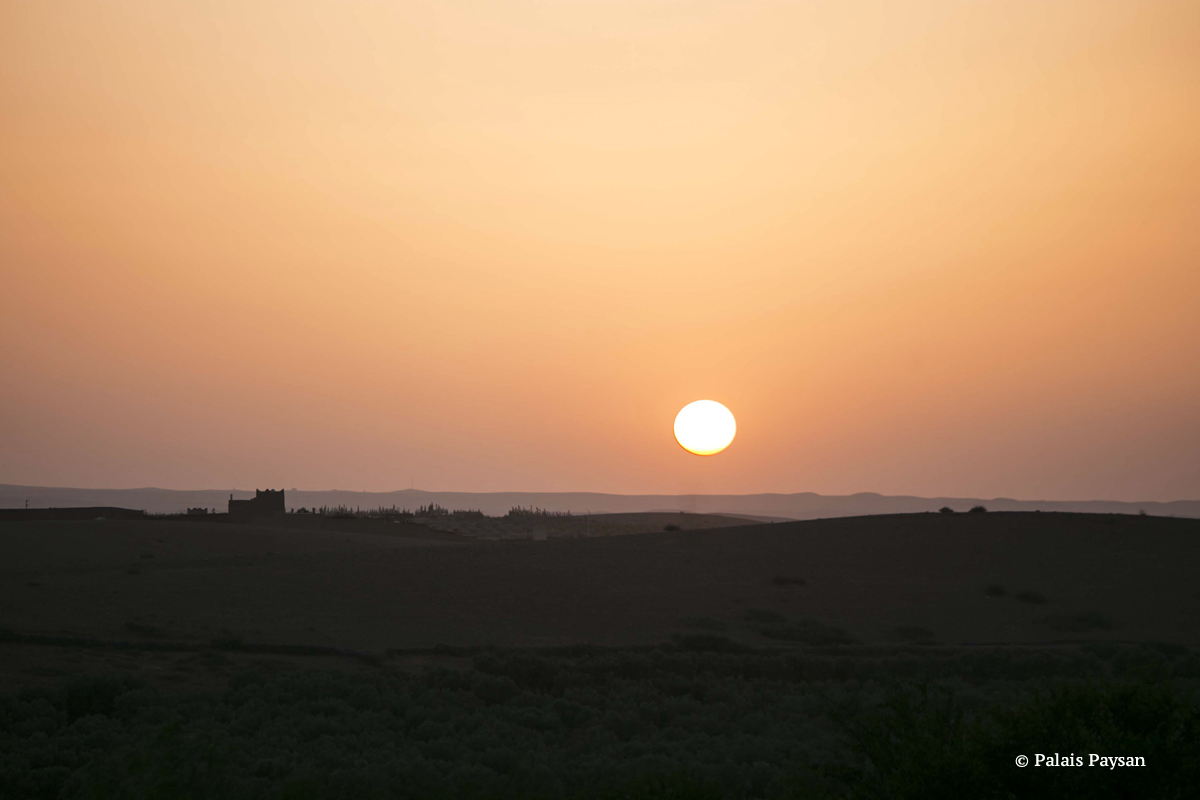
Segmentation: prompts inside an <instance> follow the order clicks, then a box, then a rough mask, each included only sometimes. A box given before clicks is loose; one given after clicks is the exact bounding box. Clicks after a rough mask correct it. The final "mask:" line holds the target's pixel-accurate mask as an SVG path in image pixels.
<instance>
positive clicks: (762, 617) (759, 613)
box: [742, 608, 787, 623]
mask: <svg viewBox="0 0 1200 800" xmlns="http://www.w3.org/2000/svg"><path fill="white" fill-rule="evenodd" d="M742 619H744V620H745V621H746V622H762V623H775V622H785V621H786V620H787V618H786V617H784V616H783V614H780V613H779V612H778V611H771V610H770V609H766V608H748V609H746V613H745V614H742Z"/></svg>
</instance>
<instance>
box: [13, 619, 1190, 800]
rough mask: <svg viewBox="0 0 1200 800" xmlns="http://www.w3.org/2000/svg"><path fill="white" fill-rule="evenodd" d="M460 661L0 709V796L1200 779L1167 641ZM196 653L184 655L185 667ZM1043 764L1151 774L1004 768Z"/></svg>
mask: <svg viewBox="0 0 1200 800" xmlns="http://www.w3.org/2000/svg"><path fill="white" fill-rule="evenodd" d="M708 639H709V643H710V644H712V643H719V642H721V641H724V642H726V643H727V644H732V643H730V642H728V640H722V639H721V637H716V636H708ZM447 652H449V651H447ZM453 653H454V654H455V655H459V656H467V657H469V659H470V662H469V665H468V666H467V668H465V669H463V670H450V669H445V668H434V669H427V670H426V671H424V672H420V673H408V672H404V671H402V670H399V669H394V668H391V667H389V666H388V661H389V660H388V659H386V658H385V659H381V660H380V663H381V664H382V665H383V666H382V667H381V668H379V669H376V670H374V671H371V672H368V673H365V674H364V673H359V674H353V673H344V672H317V671H312V672H299V673H290V674H289V673H270V672H261V671H259V672H250V673H241V674H237V675H235V676H233V677H232V678H230V679H228V680H227V682H226V685H225V688H224V689H223V690H218V691H209V692H197V691H186V692H185V691H165V690H163V689H162V688H156V687H153V686H148V685H146V684H144V683H141V682H138V681H135V680H132V679H129V678H123V677H119V676H117V677H114V676H101V677H86V678H76V679H73V680H69V681H65V682H63V683H61V684H59V685H57V686H54V687H52V688H44V689H33V690H25V691H22V692H19V693H16V694H7V695H0V797H6V798H7V797H14V798H16V797H19V798H30V799H36V798H51V797H53V798H76V797H92V798H105V797H122V798H124V797H130V798H151V797H192V798H205V797H220V798H222V800H238V799H239V798H260V797H262V798H291V797H300V798H326V797H329V798H359V797H364V798H372V797H381V798H383V797H387V798H392V797H395V798H406V797H413V798H417V797H421V798H424V797H454V798H458V797H462V798H466V797H476V798H500V797H524V798H557V797H588V798H617V797H626V798H651V797H655V798H667V797H674V798H692V797H706V798H707V797H711V798H718V797H731V798H749V797H762V798H785V797H793V798H822V797H824V798H834V797H845V798H883V797H890V798H955V799H956V800H957V798H963V797H971V798H985V799H986V798H1005V797H1021V798H1043V797H1045V798H1051V797H1054V798H1059V797H1089V798H1090V797H1099V798H1109V797H1111V798H1117V797H1121V798H1125V797H1156V798H1157V797H1167V798H1169V797H1180V798H1182V797H1187V796H1189V793H1190V791H1191V788H1192V787H1194V786H1196V785H1200V760H1197V759H1195V758H1194V757H1193V756H1194V746H1195V742H1196V741H1198V740H1200V702H1198V701H1197V696H1196V689H1197V686H1200V658H1198V657H1197V656H1196V655H1195V654H1193V653H1191V652H1190V651H1189V650H1187V649H1186V648H1181V647H1179V646H1164V647H1162V648H1158V647H1122V646H1115V645H1114V646H1104V647H1094V648H1090V649H1081V650H1076V651H1070V652H1065V651H1055V650H1047V651H1029V650H1025V649H1022V650H1002V649H993V650H986V651H983V650H949V649H946V650H942V649H940V648H939V649H938V650H928V649H923V650H908V649H903V648H901V649H882V648H855V649H854V652H853V653H852V654H850V655H847V651H846V650H844V649H831V650H829V651H821V650H813V651H809V652H797V651H794V650H793V651H767V650H747V649H746V648H740V651H738V652H721V651H720V650H712V649H692V648H689V647H688V646H686V644H685V642H684V641H683V640H682V639H681V640H678V641H677V644H676V646H664V647H659V648H643V649H632V648H627V649H619V650H607V649H602V648H594V647H577V648H563V649H560V650H547V651H538V652H533V651H523V650H499V649H481V650H474V651H453ZM200 655H201V654H186V655H185V656H184V657H185V658H186V659H188V662H187V664H188V665H190V666H191V667H193V668H199V666H198V665H199V663H200V662H199V658H200ZM215 655H216V656H217V657H218V662H217V663H220V660H219V656H220V654H215ZM1039 752H1041V753H1054V752H1060V753H1077V754H1079V753H1084V754H1086V753H1092V752H1096V753H1104V754H1115V755H1140V756H1142V757H1144V758H1146V759H1147V762H1148V765H1149V766H1148V767H1147V768H1145V769H1129V770H1120V769H1118V770H1116V771H1109V770H1100V769H1058V770H1051V769H1046V768H1040V769H1034V768H1029V769H1025V770H1021V769H1018V768H1016V767H1015V766H1014V765H1013V763H1012V762H1013V758H1014V757H1015V756H1016V755H1018V754H1025V755H1029V756H1030V757H1032V756H1033V755H1034V754H1036V753H1039Z"/></svg>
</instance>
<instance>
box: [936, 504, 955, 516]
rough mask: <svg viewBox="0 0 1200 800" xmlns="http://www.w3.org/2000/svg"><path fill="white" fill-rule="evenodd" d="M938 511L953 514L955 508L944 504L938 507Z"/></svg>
mask: <svg viewBox="0 0 1200 800" xmlns="http://www.w3.org/2000/svg"><path fill="white" fill-rule="evenodd" d="M938 513H939V514H953V513H954V509H953V508H951V507H950V506H942V507H941V508H939V509H938Z"/></svg>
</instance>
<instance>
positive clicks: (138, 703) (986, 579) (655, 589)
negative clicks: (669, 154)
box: [0, 513, 1200, 798]
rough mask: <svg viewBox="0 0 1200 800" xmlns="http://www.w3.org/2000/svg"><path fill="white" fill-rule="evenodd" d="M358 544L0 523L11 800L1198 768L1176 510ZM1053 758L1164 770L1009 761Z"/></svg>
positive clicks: (653, 791)
mask: <svg viewBox="0 0 1200 800" xmlns="http://www.w3.org/2000/svg"><path fill="white" fill-rule="evenodd" d="M371 531H372V532H369V533H368V532H355V531H352V530H346V531H316V530H314V531H309V530H285V529H275V528H270V527H259V526H238V525H227V524H211V523H208V524H206V523H192V522H165V521H146V522H129V523H116V522H113V523H103V524H100V523H48V522H46V523H6V524H4V525H0V578H2V580H0V654H3V658H2V659H0V677H2V678H3V680H4V685H5V687H6V691H5V692H4V693H3V696H2V698H0V737H2V740H0V797H3V798H8V797H13V798H17V797H20V798H25V797H188V796H190V797H215V796H222V797H373V796H378V797H427V796H439V795H440V796H447V797H471V796H474V797H563V796H580V797H583V796H593V797H814V798H817V797H947V798H949V797H998V798H999V797H1065V796H1081V797H1082V796H1087V797H1187V796H1190V795H1189V791H1190V788H1189V787H1191V786H1194V785H1195V781H1197V780H1200V776H1197V775H1196V774H1195V766H1194V765H1192V766H1189V764H1191V762H1192V761H1195V759H1194V758H1191V757H1190V756H1187V755H1186V754H1187V753H1191V752H1192V751H1193V750H1194V746H1195V745H1194V743H1195V742H1196V741H1200V727H1198V726H1200V716H1198V712H1197V708H1198V707H1197V703H1196V690H1197V686H1198V685H1200V656H1198V655H1197V654H1196V652H1195V650H1194V648H1195V647H1196V646H1197V645H1198V644H1200V641H1198V639H1200V613H1197V612H1200V589H1198V588H1197V586H1196V584H1195V582H1194V580H1193V578H1192V574H1193V571H1194V565H1195V564H1196V563H1200V558H1198V557H1200V535H1198V534H1200V522H1197V521H1194V520H1176V519H1165V518H1154V517H1119V516H1107V515H1065V514H1038V513H1030V514H954V515H937V514H921V515H904V516H892V517H863V518H852V519H838V520H826V521H810V522H803V523H776V524H770V525H752V526H742V527H730V528H720V529H703V530H690V531H678V532H658V533H646V534H641V535H631V536H607V537H597V538H584V539H575V538H569V539H551V540H548V541H504V542H477V541H470V540H467V539H456V538H454V537H453V536H447V535H442V536H437V537H435V536H431V535H428V534H427V533H422V531H421V530H420V529H414V528H412V527H410V526H394V527H391V528H386V527H379V526H376V527H375V528H372V529H371ZM1055 752H1058V753H1063V754H1067V753H1076V754H1085V756H1086V754H1088V753H1092V752H1096V753H1100V754H1109V755H1128V756H1141V757H1143V758H1150V759H1151V760H1150V763H1149V765H1148V766H1147V767H1146V768H1144V769H1141V770H1136V769H1134V770H1100V769H1089V768H1079V769H1058V770H1057V771H1054V770H1052V769H1050V768H1046V767H1042V768H1029V769H1026V770H1020V769H1018V768H1016V767H1015V766H1013V765H1012V759H1013V758H1014V757H1015V756H1016V755H1018V754H1021V753H1026V754H1028V755H1030V757H1033V755H1034V754H1035V753H1049V754H1053V753H1055ZM1189 770H1191V771H1189Z"/></svg>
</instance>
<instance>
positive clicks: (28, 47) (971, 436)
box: [0, 0, 1200, 500]
mask: <svg viewBox="0 0 1200 800" xmlns="http://www.w3.org/2000/svg"><path fill="white" fill-rule="evenodd" d="M0 121H2V124H0V345H2V346H0V375H2V378H0V381H2V384H0V386H2V391H0V441H2V442H3V444H2V445H0V482H6V483H26V484H42V485H72V486H97V487H100V486H103V487H132V486H145V485H156V486H164V487H172V488H200V487H225V486H237V487H242V488H254V487H267V486H276V487H278V486H283V487H287V488H290V487H293V486H295V487H300V488H310V489H324V488H345V489H368V490H385V489H398V488H406V487H408V486H409V485H410V481H412V480H414V479H415V483H416V486H417V487H418V488H426V489H444V490H464V491H476V490H478V491H489V490H540V491H554V490H594V491H609V492H631V493H632V492H637V493H640V492H671V493H673V492H759V491H775V492H793V491H817V492H823V493H850V492H856V491H877V492H883V493H889V494H892V493H911V494H925V495H934V494H940V495H952V494H957V495H974V496H986V497H990V496H996V495H1007V496H1014V497H1023V498H1060V499H1076V498H1108V499H1131V500H1132V499H1145V500H1153V499H1162V500H1169V499H1180V498H1196V497H1200V144H1198V143H1200V5H1198V4H1197V3H1196V2H1195V0H1180V2H1145V3H1133V2H1128V0H1119V1H1114V0H1086V2H1085V1H1084V0H1078V1H1074V2H1047V1H1046V0H1037V1H1036V2H1035V1H1033V0H1016V1H1015V2H998V1H997V2H990V1H984V2H979V1H978V0H969V1H964V2H945V1H941V0H939V1H932V2H923V3H916V2H914V3H895V2H858V1H857V0H850V1H847V0H836V2H835V1H832V0H831V1H830V2H798V1H797V0H788V1H787V2H783V1H782V0H779V1H777V2H765V1H760V0H739V1H738V2H711V1H707V0H694V1H693V2H683V0H638V1H637V2H633V0H509V1H507V2H484V1H483V0H474V1H473V2H467V1H466V0H420V1H419V2H392V1H388V2H384V1H383V0H379V1H378V2H333V1H332V0H316V1H313V2H290V1H289V2H284V0H278V1H272V2H267V1H266V0H208V1H207V2H203V3H197V2H185V0H137V1H136V2H112V3H95V2H83V0H78V1H72V0H60V1H56V2H52V3H49V2H31V1H27V0H9V2H5V3H3V4H0ZM699 398H712V399H715V400H719V401H721V402H722V403H724V404H725V405H727V406H728V407H729V408H730V409H731V410H732V411H733V412H734V414H735V415H737V418H738V424H739V432H738V438H737V440H736V441H735V442H734V444H733V446H732V447H730V449H729V450H728V451H726V452H725V453H723V454H721V455H719V456H715V457H712V458H698V457H695V456H689V455H688V454H686V453H684V452H683V451H682V450H681V449H680V448H679V447H678V445H676V443H675V441H674V437H673V435H672V429H671V424H672V421H673V418H674V415H675V413H676V411H678V409H679V408H680V407H682V406H683V405H684V404H685V403H687V402H689V401H692V400H695V399H699Z"/></svg>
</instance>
